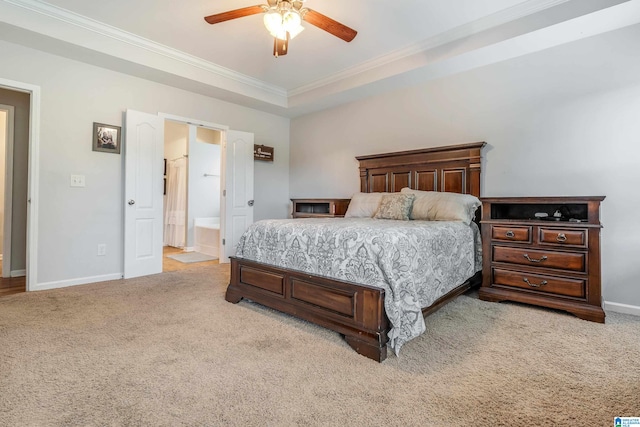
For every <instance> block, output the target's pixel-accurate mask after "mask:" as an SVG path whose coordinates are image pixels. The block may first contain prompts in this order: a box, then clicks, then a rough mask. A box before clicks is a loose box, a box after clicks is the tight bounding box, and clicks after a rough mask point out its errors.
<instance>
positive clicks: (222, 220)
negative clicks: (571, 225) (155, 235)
mask: <svg viewBox="0 0 640 427" xmlns="http://www.w3.org/2000/svg"><path fill="white" fill-rule="evenodd" d="M158 116H159V117H161V118H163V119H164V120H165V121H167V120H171V121H172V122H177V123H183V124H185V125H187V126H188V125H194V126H198V127H204V128H208V129H213V130H217V131H219V132H221V133H222V138H221V142H220V145H221V147H220V233H219V234H220V237H219V242H218V247H219V248H220V251H221V253H223V251H224V245H223V241H224V237H225V230H224V227H225V216H226V212H225V206H226V203H225V200H226V197H225V196H224V191H225V188H226V182H225V179H224V173H223V171H224V170H225V165H226V161H227V158H226V153H225V149H224V148H225V144H226V140H227V131H229V126H226V125H221V124H219V123H213V122H207V121H205V120H200V119H190V118H187V117H181V116H176V115H174V114H167V113H158ZM190 132H191V131H189V135H190ZM188 138H189V137H188ZM188 150H189V139H187V176H188V174H189V156H188V154H189V151H188ZM188 192H189V181H188V180H187V194H188ZM188 206H189V201H188V199H187V214H186V218H189V212H188ZM188 230H189V224H186V227H185V233H188ZM186 244H187V236H185V245H186ZM185 247H186V246H185ZM218 259H219V260H220V262H222V259H223V257H222V256H218Z"/></svg>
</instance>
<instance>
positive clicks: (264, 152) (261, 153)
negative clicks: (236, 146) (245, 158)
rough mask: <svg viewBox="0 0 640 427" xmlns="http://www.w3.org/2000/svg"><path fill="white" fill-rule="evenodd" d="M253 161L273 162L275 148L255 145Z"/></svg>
mask: <svg viewBox="0 0 640 427" xmlns="http://www.w3.org/2000/svg"><path fill="white" fill-rule="evenodd" d="M253 159H254V160H264V161H266V162H273V147H267V146H266V145H258V144H254V145H253Z"/></svg>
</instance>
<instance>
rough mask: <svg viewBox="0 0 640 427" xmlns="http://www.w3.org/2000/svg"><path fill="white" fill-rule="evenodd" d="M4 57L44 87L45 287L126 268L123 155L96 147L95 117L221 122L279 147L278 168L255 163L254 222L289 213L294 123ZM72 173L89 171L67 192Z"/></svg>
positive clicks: (1, 47) (6, 52)
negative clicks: (139, 114)
mask: <svg viewBox="0 0 640 427" xmlns="http://www.w3.org/2000/svg"><path fill="white" fill-rule="evenodd" d="M0 58H2V66H1V67H0V77H3V78H6V79H9V80H16V81H20V82H24V83H29V84H32V85H38V86H40V87H41V91H42V94H41V95H42V99H41V135H40V136H41V138H40V159H39V160H40V177H39V186H40V200H39V208H40V212H39V224H38V232H39V235H38V278H37V280H38V284H40V285H41V286H42V284H46V286H59V285H64V284H67V283H70V282H72V281H75V282H83V281H84V282H88V281H91V280H100V278H101V277H104V276H109V275H113V274H117V273H120V272H122V270H123V253H122V247H123V191H122V185H123V184H122V175H123V167H122V166H123V165H122V163H123V156H122V155H115V154H111V153H100V152H93V151H92V150H91V132H92V126H93V122H100V123H108V124H113V125H118V126H121V125H122V121H123V112H124V111H125V110H126V109H127V108H131V109H135V110H139V111H145V112H148V113H156V112H163V113H167V114H173V115H176V116H181V117H188V118H194V119H199V120H203V121H208V122H213V123H220V124H223V125H227V126H229V127H230V128H232V129H238V130H244V131H248V132H253V133H254V134H255V135H256V141H257V143H260V144H265V145H270V146H275V147H276V150H277V151H278V152H279V153H280V154H281V157H280V158H279V159H277V160H276V163H275V164H274V165H272V166H273V167H271V168H264V167H259V166H257V167H256V175H255V177H256V186H255V188H256V197H255V198H256V207H255V218H256V219H262V218H284V217H286V216H287V207H288V199H289V188H288V185H287V182H288V164H289V157H288V148H289V119H287V118H283V117H278V116H275V115H271V114H266V113H263V112H259V111H257V110H252V109H249V108H245V107H240V106H237V105H234V104H229V103H226V102H222V101H219V100H216V99H213V98H209V97H206V96H201V95H198V94H194V93H191V92H187V91H183V90H178V89H175V88H171V87H169V86H164V85H161V84H158V83H154V82H151V81H147V80H144V79H140V78H136V77H132V76H128V75H124V74H120V73H117V72H113V71H110V70H107V69H103V68H99V67H95V66H90V65H87V64H84V63H80V62H76V61H72V60H68V59H65V58H62V57H58V56H55V55H50V54H47V53H44V52H40V51H37V50H33V49H29V48H25V47H22V46H19V45H15V44H11V43H7V42H4V41H0ZM125 143H126V142H125ZM70 174H82V175H85V176H86V187H85V188H70V187H69V175H70ZM274 182H276V183H278V185H271V184H269V183H274ZM99 243H106V245H107V255H106V256H101V257H98V256H97V255H96V251H97V245H98V244H99Z"/></svg>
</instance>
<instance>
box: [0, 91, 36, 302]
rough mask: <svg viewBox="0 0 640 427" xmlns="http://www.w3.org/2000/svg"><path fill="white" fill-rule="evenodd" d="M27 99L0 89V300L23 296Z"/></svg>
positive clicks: (25, 246) (25, 239) (24, 278)
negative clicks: (8, 296) (2, 297)
mask: <svg viewBox="0 0 640 427" xmlns="http://www.w3.org/2000/svg"><path fill="white" fill-rule="evenodd" d="M30 110H31V95H30V94H29V93H26V92H21V91H15V90H10V89H8V88H2V87H0V259H1V262H0V267H1V272H2V274H1V275H0V276H1V278H0V296H1V295H7V294H13V293H19V292H25V291H26V288H27V286H26V275H27V268H26V264H27V184H28V158H29V126H30V123H29V121H30V119H29V117H30Z"/></svg>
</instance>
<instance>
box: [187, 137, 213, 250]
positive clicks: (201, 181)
mask: <svg viewBox="0 0 640 427" xmlns="http://www.w3.org/2000/svg"><path fill="white" fill-rule="evenodd" d="M194 130H195V138H193V139H190V140H189V209H188V215H189V220H188V223H187V224H188V232H187V246H189V247H192V246H194V221H195V219H196V218H210V217H220V164H221V158H220V154H221V153H220V145H219V144H220V140H221V133H220V132H219V131H216V130H213V129H206V128H202V127H194ZM204 174H209V175H216V176H204Z"/></svg>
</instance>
